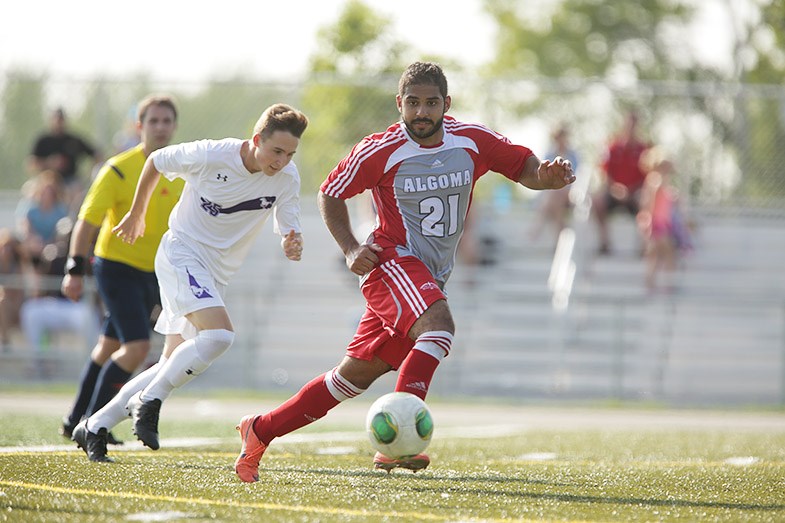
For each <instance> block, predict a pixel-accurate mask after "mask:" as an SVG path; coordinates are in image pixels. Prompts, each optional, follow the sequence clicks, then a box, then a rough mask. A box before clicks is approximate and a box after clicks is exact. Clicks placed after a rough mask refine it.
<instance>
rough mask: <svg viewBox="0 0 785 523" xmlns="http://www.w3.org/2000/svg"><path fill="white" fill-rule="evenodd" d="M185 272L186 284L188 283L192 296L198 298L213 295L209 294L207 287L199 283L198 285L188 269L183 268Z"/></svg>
mask: <svg viewBox="0 0 785 523" xmlns="http://www.w3.org/2000/svg"><path fill="white" fill-rule="evenodd" d="M185 272H186V273H187V274H188V285H190V287H191V292H192V293H193V294H194V296H196V297H197V298H199V299H200V300H201V299H203V298H212V297H213V295H212V294H210V291H209V290H208V289H207V287H202V286H201V285H199V282H198V281H196V278H194V277H193V275H192V274H191V273H190V272H188V269H185Z"/></svg>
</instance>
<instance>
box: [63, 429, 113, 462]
mask: <svg viewBox="0 0 785 523" xmlns="http://www.w3.org/2000/svg"><path fill="white" fill-rule="evenodd" d="M106 434H107V432H106V429H105V428H103V427H101V428H100V429H98V434H93V433H92V432H90V431H89V430H87V420H83V421H82V422H81V423H79V424H78V425H77V426H76V427H74V430H73V434H72V436H71V439H72V440H73V441H75V442H76V444H77V446H78V447H79V448H80V449H82V450H84V452H85V454H87V459H89V460H90V461H95V462H99V463H114V460H113V459H112V458H110V457H109V456H107V455H106Z"/></svg>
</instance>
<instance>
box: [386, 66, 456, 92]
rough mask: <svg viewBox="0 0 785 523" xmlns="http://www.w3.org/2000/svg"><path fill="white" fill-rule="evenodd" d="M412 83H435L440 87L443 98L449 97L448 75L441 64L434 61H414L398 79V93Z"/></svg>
mask: <svg viewBox="0 0 785 523" xmlns="http://www.w3.org/2000/svg"><path fill="white" fill-rule="evenodd" d="M412 85H435V86H436V87H438V88H439V93H440V94H441V95H442V98H447V77H446V76H444V71H442V68H441V67H439V64H435V63H433V62H414V63H413V64H411V65H410V66H409V67H407V68H406V70H405V71H404V72H403V74H402V75H401V79H400V81H398V94H399V95H400V96H403V93H404V91H405V90H406V89H407V88H409V87H410V86H412Z"/></svg>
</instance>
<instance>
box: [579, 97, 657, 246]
mask: <svg viewBox="0 0 785 523" xmlns="http://www.w3.org/2000/svg"><path fill="white" fill-rule="evenodd" d="M648 148H649V145H648V144H646V143H644V142H643V141H642V140H641V139H640V138H638V115H637V113H635V112H634V111H630V112H629V113H627V116H626V118H625V121H624V126H623V128H622V130H621V134H620V135H619V136H618V137H617V138H616V139H614V140H613V141H612V142H611V144H610V145H609V146H608V151H607V154H606V156H605V160H604V162H603V164H602V170H603V172H604V173H605V179H604V181H603V185H602V188H601V189H600V190H599V191H598V193H597V194H595V195H594V201H593V203H592V210H593V211H594V216H595V217H596V219H597V225H598V226H599V235H600V246H599V252H600V254H609V253H610V251H611V241H610V235H609V232H608V217H609V215H610V213H611V212H613V211H614V210H616V209H617V208H621V209H624V210H626V211H627V212H628V213H629V214H630V215H631V216H633V217H635V216H637V214H638V211H639V210H640V193H641V187H643V181H644V179H645V177H646V174H645V173H644V172H643V171H642V170H641V168H640V165H639V164H640V159H641V155H642V154H643V153H644V151H646V149H648Z"/></svg>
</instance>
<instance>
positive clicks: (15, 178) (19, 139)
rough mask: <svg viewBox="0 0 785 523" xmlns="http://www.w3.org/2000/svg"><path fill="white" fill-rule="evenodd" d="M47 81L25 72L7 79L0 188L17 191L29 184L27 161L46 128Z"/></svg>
mask: <svg viewBox="0 0 785 523" xmlns="http://www.w3.org/2000/svg"><path fill="white" fill-rule="evenodd" d="M45 87H46V78H45V77H44V76H42V75H36V74H32V73H28V72H24V71H14V72H11V73H9V74H8V75H7V77H6V79H5V82H4V88H3V93H2V109H1V110H2V119H1V120H0V187H2V188H3V189H18V188H20V187H21V186H22V184H23V183H24V182H25V181H26V180H27V177H28V174H27V168H26V165H27V157H28V156H29V154H30V151H31V150H32V148H33V143H34V141H35V139H36V137H37V136H38V134H39V133H40V132H41V131H42V130H44V129H45V128H46V119H47V115H45V114H44V108H45V107H46V103H45V96H44V90H45Z"/></svg>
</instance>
